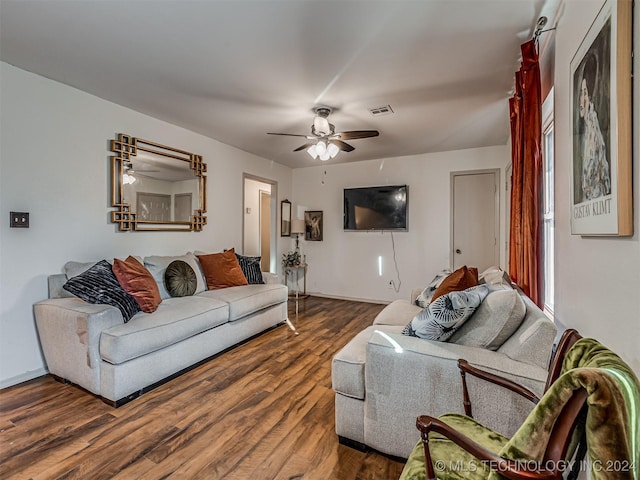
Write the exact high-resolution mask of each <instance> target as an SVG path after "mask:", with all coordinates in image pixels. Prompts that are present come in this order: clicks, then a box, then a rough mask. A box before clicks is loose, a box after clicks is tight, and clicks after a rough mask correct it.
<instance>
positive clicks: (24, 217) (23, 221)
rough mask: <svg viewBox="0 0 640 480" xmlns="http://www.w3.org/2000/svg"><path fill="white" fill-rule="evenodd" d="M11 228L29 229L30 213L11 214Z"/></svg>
mask: <svg viewBox="0 0 640 480" xmlns="http://www.w3.org/2000/svg"><path fill="white" fill-rule="evenodd" d="M9 216H10V218H9V227H11V228H29V212H9Z"/></svg>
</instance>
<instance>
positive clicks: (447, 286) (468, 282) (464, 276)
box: [431, 265, 478, 302]
mask: <svg viewBox="0 0 640 480" xmlns="http://www.w3.org/2000/svg"><path fill="white" fill-rule="evenodd" d="M476 285H478V269H477V268H475V267H471V268H468V267H467V266H466V265H464V266H462V267H460V268H459V269H457V270H456V271H455V272H453V273H452V274H451V275H449V276H448V277H447V278H445V279H444V280H443V282H442V283H441V284H440V286H439V287H438V288H437V289H436V291H435V292H434V294H433V296H432V297H431V301H432V302H434V301H435V300H436V299H437V298H438V297H440V296H441V295H446V294H447V293H450V292H456V291H460V290H465V289H467V288H470V287H475V286H476Z"/></svg>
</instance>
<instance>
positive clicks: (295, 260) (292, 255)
mask: <svg viewBox="0 0 640 480" xmlns="http://www.w3.org/2000/svg"><path fill="white" fill-rule="evenodd" d="M301 264H302V259H301V258H300V252H297V251H293V252H287V253H283V254H282V266H283V267H284V268H288V267H298V266H300V265H301Z"/></svg>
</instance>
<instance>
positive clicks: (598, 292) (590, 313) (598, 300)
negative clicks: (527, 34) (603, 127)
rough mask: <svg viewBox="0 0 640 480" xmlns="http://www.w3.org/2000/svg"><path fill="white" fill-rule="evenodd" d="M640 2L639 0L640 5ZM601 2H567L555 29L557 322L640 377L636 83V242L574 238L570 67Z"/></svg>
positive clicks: (639, 16)
mask: <svg viewBox="0 0 640 480" xmlns="http://www.w3.org/2000/svg"><path fill="white" fill-rule="evenodd" d="M636 3H637V2H636ZM602 4H603V1H602V0H595V1H591V0H589V1H587V0H566V1H565V2H564V11H563V12H562V14H561V17H560V20H559V23H558V29H557V31H556V35H557V36H556V42H555V46H556V52H555V54H556V58H555V122H556V123H555V128H556V197H555V208H556V211H555V219H556V278H555V284H556V298H555V313H556V318H557V320H558V321H559V322H561V323H562V324H563V325H566V326H568V327H574V328H577V329H578V330H579V331H580V333H581V334H582V335H583V336H590V337H594V338H597V339H598V340H600V341H601V342H602V343H604V344H605V345H607V346H608V347H610V348H611V349H613V350H614V351H615V352H617V353H618V354H619V355H620V356H621V357H622V358H623V359H624V360H626V361H627V363H629V365H630V366H631V367H632V368H633V369H634V370H635V371H636V372H640V240H639V236H638V229H639V228H640V227H639V224H638V212H639V211H640V202H639V201H638V200H639V198H640V190H638V188H639V182H638V172H639V171H640V170H639V162H638V158H639V157H640V133H639V132H640V128H639V127H638V126H639V125H640V107H639V105H640V81H639V80H638V77H637V76H636V79H635V85H634V87H633V88H634V96H633V98H634V105H633V112H634V122H633V125H634V127H633V145H634V147H633V148H634V150H633V191H634V230H635V234H634V235H633V237H626V238H616V237H607V238H583V237H580V236H572V235H571V225H570V215H569V214H570V203H569V201H570V198H569V192H570V181H571V180H570V178H571V177H570V174H571V117H570V106H571V98H570V83H569V82H570V77H571V71H570V63H571V59H572V58H573V55H574V54H575V52H576V50H577V49H578V47H579V46H580V42H581V41H582V39H583V38H584V36H585V35H586V33H587V31H588V30H589V27H590V25H591V23H592V22H593V20H594V19H595V17H596V15H597V14H598V11H599V10H600V7H601V5H602ZM634 25H635V27H636V32H635V49H634V50H635V52H636V56H635V64H634V71H635V72H640V55H637V53H638V52H640V32H639V31H638V28H637V27H638V25H640V8H638V5H637V4H636V8H635V13H634Z"/></svg>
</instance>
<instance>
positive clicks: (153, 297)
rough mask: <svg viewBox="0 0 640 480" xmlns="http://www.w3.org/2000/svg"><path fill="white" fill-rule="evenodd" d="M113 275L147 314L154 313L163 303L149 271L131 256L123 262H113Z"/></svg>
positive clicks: (116, 260)
mask: <svg viewBox="0 0 640 480" xmlns="http://www.w3.org/2000/svg"><path fill="white" fill-rule="evenodd" d="M113 273H114V275H115V276H116V278H117V279H118V283H119V284H120V286H121V287H122V288H124V289H125V290H126V291H127V293H129V294H130V295H131V296H133V298H135V299H136V302H138V305H140V309H141V310H142V311H143V312H146V313H153V312H155V311H156V309H157V308H158V305H160V302H162V298H161V297H160V291H159V290H158V284H157V283H156V281H155V280H154V278H153V276H152V275H151V273H149V270H147V269H146V268H145V266H144V265H142V264H141V263H140V262H139V261H138V260H136V259H135V258H133V257H132V256H131V255H129V256H128V257H127V259H126V260H125V261H124V262H123V261H122V260H120V259H117V258H115V259H114V260H113Z"/></svg>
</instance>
